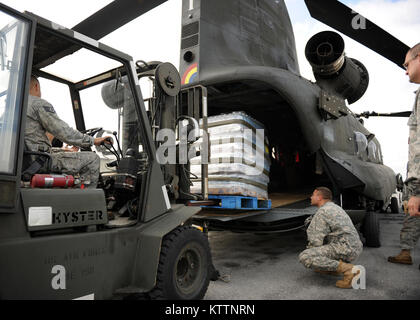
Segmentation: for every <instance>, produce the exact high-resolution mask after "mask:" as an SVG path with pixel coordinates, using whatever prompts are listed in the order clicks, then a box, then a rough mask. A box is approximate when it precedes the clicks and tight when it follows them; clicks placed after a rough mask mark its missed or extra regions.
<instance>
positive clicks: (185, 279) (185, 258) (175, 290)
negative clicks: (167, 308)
mask: <svg viewBox="0 0 420 320" xmlns="http://www.w3.org/2000/svg"><path fill="white" fill-rule="evenodd" d="M211 271H212V260H211V253H210V246H209V243H208V239H207V236H206V235H205V234H204V233H202V232H201V231H200V230H198V229H197V228H195V227H192V226H181V227H178V228H176V229H175V230H173V231H172V232H171V233H169V234H167V235H166V236H165V237H164V238H163V241H162V248H161V253H160V259H159V266H158V272H157V279H156V286H155V288H154V289H153V290H152V292H151V293H150V298H152V299H170V300H198V299H202V298H203V297H204V295H205V293H206V291H207V287H208V285H209V281H210V275H211Z"/></svg>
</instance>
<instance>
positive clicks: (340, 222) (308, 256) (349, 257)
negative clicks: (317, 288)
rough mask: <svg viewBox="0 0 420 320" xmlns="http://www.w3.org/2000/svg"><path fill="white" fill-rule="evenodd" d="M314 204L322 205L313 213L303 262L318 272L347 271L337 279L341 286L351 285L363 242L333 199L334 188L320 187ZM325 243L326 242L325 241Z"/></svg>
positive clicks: (341, 272)
mask: <svg viewBox="0 0 420 320" xmlns="http://www.w3.org/2000/svg"><path fill="white" fill-rule="evenodd" d="M311 204H312V205H315V206H317V207H318V208H319V209H318V211H317V212H316V213H315V215H314V216H313V217H312V221H311V222H310V225H309V227H308V229H307V231H306V232H307V235H308V246H307V249H306V250H305V251H303V252H302V253H301V254H300V255H299V260H300V262H301V263H302V264H303V265H304V266H305V267H307V268H312V269H314V270H315V271H317V272H321V273H330V274H343V275H344V278H343V280H339V281H337V282H336V286H337V287H339V288H351V287H352V280H353V278H354V277H355V276H356V274H358V273H359V272H357V273H356V274H354V273H353V267H354V265H352V264H350V263H349V262H352V261H354V260H355V259H356V258H357V257H358V256H359V255H360V253H361V252H362V250H363V244H362V242H361V241H360V238H359V234H358V233H357V230H356V229H355V227H354V225H353V223H352V221H351V219H350V217H349V216H348V215H347V213H346V212H345V211H344V210H343V209H342V208H341V207H339V206H337V205H336V204H334V203H333V202H332V193H331V190H330V189H328V188H325V187H319V188H316V189H315V191H314V192H313V194H312V196H311ZM324 243H325V244H324Z"/></svg>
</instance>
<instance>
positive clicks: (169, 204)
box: [162, 186, 171, 210]
mask: <svg viewBox="0 0 420 320" xmlns="http://www.w3.org/2000/svg"><path fill="white" fill-rule="evenodd" d="M162 192H163V197H164V198H165V203H166V209H168V210H169V209H170V208H171V203H170V202H169V197H168V191H166V186H162Z"/></svg>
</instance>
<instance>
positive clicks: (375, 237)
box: [363, 212, 381, 248]
mask: <svg viewBox="0 0 420 320" xmlns="http://www.w3.org/2000/svg"><path fill="white" fill-rule="evenodd" d="M363 236H364V237H365V239H366V246H367V247H371V248H379V247H380V246H381V241H380V224H379V217H378V215H377V214H376V213H375V212H366V216H365V219H364V222H363Z"/></svg>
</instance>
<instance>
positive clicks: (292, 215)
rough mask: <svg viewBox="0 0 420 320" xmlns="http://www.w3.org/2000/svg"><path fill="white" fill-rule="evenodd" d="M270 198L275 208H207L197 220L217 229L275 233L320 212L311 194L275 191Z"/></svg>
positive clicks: (195, 218)
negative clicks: (311, 200) (313, 203)
mask: <svg viewBox="0 0 420 320" xmlns="http://www.w3.org/2000/svg"><path fill="white" fill-rule="evenodd" d="M270 199H271V202H272V209H268V210H260V211H256V210H222V209H210V208H203V209H202V210H201V211H200V212H199V213H198V214H197V215H195V216H194V221H195V222H196V223H199V224H204V223H205V224H206V225H207V227H208V229H209V230H214V231H216V230H220V231H221V230H227V231H232V232H252V233H275V232H287V231H292V230H296V229H300V228H302V227H303V223H304V221H305V219H306V218H307V217H309V216H310V215H312V214H314V213H315V212H316V208H315V207H311V205H310V202H309V201H308V196H307V195H296V194H273V195H270ZM275 206H276V207H275Z"/></svg>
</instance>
